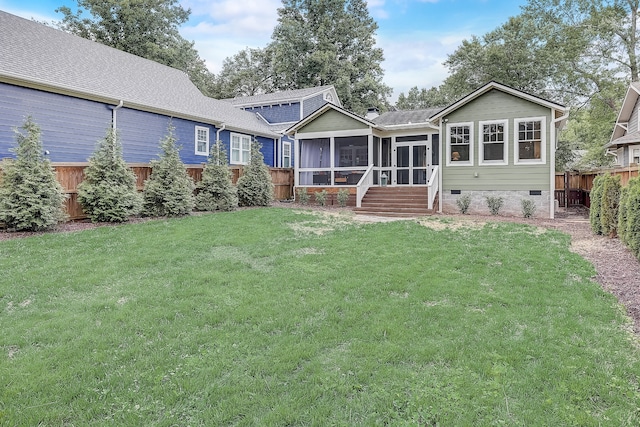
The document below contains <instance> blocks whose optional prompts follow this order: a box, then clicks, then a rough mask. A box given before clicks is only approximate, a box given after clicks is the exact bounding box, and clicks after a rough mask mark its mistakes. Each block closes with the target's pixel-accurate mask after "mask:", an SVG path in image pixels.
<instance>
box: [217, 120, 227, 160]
mask: <svg viewBox="0 0 640 427" xmlns="http://www.w3.org/2000/svg"><path fill="white" fill-rule="evenodd" d="M226 127H227V124H226V123H222V125H221V126H220V129H218V130H217V131H216V148H217V149H218V150H219V147H218V141H220V132H222V131H223V130H225V128H226ZM217 154H218V161H219V160H220V151H218V153H217ZM224 161H225V164H226V162H227V159H224Z"/></svg>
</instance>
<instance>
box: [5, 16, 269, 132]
mask: <svg viewBox="0 0 640 427" xmlns="http://www.w3.org/2000/svg"><path fill="white" fill-rule="evenodd" d="M0 58H2V60H1V61H0V81H2V82H6V83H10V84H15V85H19V86H26V87H31V88H35V89H39V90H44V91H48V92H54V93H60V94H64V95H69V96H74V97H79V98H84V99H90V100H94V101H99V102H105V103H111V104H114V105H117V104H118V103H119V102H120V101H121V100H122V101H123V102H124V106H125V107H130V108H134V109H139V110H143V111H150V112H155V113H159V114H164V115H168V116H174V117H182V118H185V119H189V120H194V121H200V122H204V123H211V124H214V125H218V126H219V125H221V124H222V123H225V124H226V126H227V128H228V129H229V128H232V129H236V130H239V131H244V132H247V133H255V134H260V135H263V136H269V137H277V135H276V134H274V133H273V132H272V131H271V130H270V129H269V127H268V126H267V125H266V124H265V123H264V122H263V121H261V120H260V119H259V118H258V117H256V116H255V114H251V113H248V112H245V111H242V110H240V109H238V108H230V106H229V104H228V103H226V102H224V101H220V100H216V99H212V98H209V97H206V96H204V95H203V94H202V93H201V92H200V91H199V90H198V89H197V88H196V86H195V85H194V84H193V83H192V82H191V81H190V80H189V77H188V76H187V74H186V73H184V72H183V71H180V70H177V69H174V68H171V67H168V66H165V65H162V64H159V63H157V62H153V61H150V60H147V59H144V58H141V57H138V56H135V55H132V54H129V53H126V52H123V51H120V50H118V49H114V48H111V47H109V46H105V45H102V44H100V43H96V42H93V41H90V40H87V39H84V38H82V37H78V36H75V35H72V34H68V33H65V32H63V31H60V30H57V29H54V28H51V27H48V26H46V25H43V24H40V23H37V22H34V21H30V20H27V19H23V18H20V17H17V16H14V15H11V14H9V13H6V12H3V11H0Z"/></svg>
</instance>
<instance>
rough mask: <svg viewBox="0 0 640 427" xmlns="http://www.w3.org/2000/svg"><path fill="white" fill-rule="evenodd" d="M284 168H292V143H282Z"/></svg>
mask: <svg viewBox="0 0 640 427" xmlns="http://www.w3.org/2000/svg"><path fill="white" fill-rule="evenodd" d="M282 167H283V168H290V167H291V143H290V142H284V141H283V142H282Z"/></svg>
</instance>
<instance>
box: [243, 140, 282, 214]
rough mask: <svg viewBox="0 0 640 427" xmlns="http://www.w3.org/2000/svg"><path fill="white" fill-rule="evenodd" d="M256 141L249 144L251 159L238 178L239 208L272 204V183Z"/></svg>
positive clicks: (259, 146)
mask: <svg viewBox="0 0 640 427" xmlns="http://www.w3.org/2000/svg"><path fill="white" fill-rule="evenodd" d="M260 148H261V145H260V143H259V142H258V141H257V140H255V139H254V140H253V142H252V143H251V158H250V159H249V163H248V164H247V165H246V166H245V167H244V169H243V174H242V176H241V177H240V178H238V184H237V187H238V204H239V205H240V206H269V205H270V204H271V203H272V202H273V182H272V181H271V173H270V172H269V167H267V165H265V164H264V156H263V155H262V152H261V151H260Z"/></svg>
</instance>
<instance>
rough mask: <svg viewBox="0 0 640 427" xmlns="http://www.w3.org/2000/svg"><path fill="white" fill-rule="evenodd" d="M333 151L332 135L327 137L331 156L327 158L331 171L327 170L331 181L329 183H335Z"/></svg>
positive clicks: (334, 142) (334, 145) (334, 143)
mask: <svg viewBox="0 0 640 427" xmlns="http://www.w3.org/2000/svg"><path fill="white" fill-rule="evenodd" d="M335 152H336V140H335V138H334V137H333V136H331V137H329V156H331V158H330V159H329V165H330V167H331V171H330V172H329V173H330V174H331V180H330V181H329V182H330V183H331V185H336V183H335V182H334V180H335V176H334V175H335V173H334V170H333V169H334V168H335V167H336V165H335V160H334V159H335Z"/></svg>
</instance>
